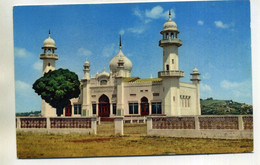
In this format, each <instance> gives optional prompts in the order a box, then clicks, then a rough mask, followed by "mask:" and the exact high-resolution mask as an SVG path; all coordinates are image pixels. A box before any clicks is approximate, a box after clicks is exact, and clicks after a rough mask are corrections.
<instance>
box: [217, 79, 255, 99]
mask: <svg viewBox="0 0 260 165" xmlns="http://www.w3.org/2000/svg"><path fill="white" fill-rule="evenodd" d="M220 86H221V87H222V88H223V89H225V90H226V91H225V95H231V98H234V99H235V100H237V101H240V102H248V103H251V102H252V100H251V99H252V81H251V80H245V81H241V82H231V81H228V80H223V81H221V83H220Z"/></svg>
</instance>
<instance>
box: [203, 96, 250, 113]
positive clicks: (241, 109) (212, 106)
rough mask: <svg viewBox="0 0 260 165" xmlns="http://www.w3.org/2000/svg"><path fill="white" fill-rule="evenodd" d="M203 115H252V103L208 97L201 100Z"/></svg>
mask: <svg viewBox="0 0 260 165" xmlns="http://www.w3.org/2000/svg"><path fill="white" fill-rule="evenodd" d="M200 104H201V114H202V115H249V114H250V115H251V114H253V107H252V105H248V104H245V103H238V102H235V101H232V100H214V99H213V98H207V99H205V100H203V99H201V100H200Z"/></svg>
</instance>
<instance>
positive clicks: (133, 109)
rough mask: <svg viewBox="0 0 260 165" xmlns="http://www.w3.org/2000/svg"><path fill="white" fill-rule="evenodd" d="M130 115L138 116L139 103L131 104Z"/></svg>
mask: <svg viewBox="0 0 260 165" xmlns="http://www.w3.org/2000/svg"><path fill="white" fill-rule="evenodd" d="M129 114H138V103H129Z"/></svg>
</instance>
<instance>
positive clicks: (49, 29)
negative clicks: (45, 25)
mask: <svg viewBox="0 0 260 165" xmlns="http://www.w3.org/2000/svg"><path fill="white" fill-rule="evenodd" d="M49 37H51V30H50V29H49Z"/></svg>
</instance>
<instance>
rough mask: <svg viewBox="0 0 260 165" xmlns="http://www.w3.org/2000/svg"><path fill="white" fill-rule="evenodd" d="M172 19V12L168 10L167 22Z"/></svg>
mask: <svg viewBox="0 0 260 165" xmlns="http://www.w3.org/2000/svg"><path fill="white" fill-rule="evenodd" d="M171 19H172V12H171V10H169V20H171Z"/></svg>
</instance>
